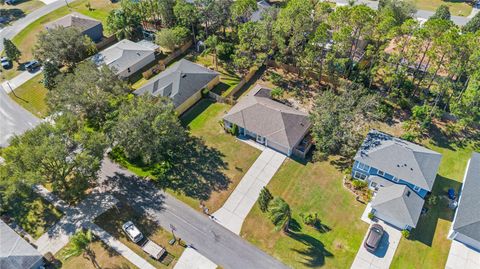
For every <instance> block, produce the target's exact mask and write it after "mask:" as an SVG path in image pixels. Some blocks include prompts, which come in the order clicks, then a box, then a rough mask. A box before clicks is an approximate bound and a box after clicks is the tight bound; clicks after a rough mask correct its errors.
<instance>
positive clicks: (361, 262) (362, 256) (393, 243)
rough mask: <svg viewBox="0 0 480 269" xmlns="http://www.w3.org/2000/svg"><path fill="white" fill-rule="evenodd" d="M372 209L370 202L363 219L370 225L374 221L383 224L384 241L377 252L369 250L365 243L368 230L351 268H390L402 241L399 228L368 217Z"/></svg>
mask: <svg viewBox="0 0 480 269" xmlns="http://www.w3.org/2000/svg"><path fill="white" fill-rule="evenodd" d="M370 211H371V207H370V204H368V205H367V208H366V209H365V211H364V213H363V215H362V217H361V219H362V220H363V221H365V222H367V223H369V224H370V225H371V224H373V223H378V224H380V225H382V227H383V229H384V231H385V234H384V235H383V237H382V241H381V242H380V245H379V246H378V249H377V251H375V253H370V252H368V251H367V250H366V249H365V247H364V246H363V243H364V242H365V239H366V238H367V235H368V231H369V230H370V227H369V228H368V230H367V232H366V233H365V237H364V238H363V241H362V244H361V245H360V249H359V250H358V252H357V256H356V257H355V260H354V261H353V264H352V266H351V269H388V268H390V264H391V263H392V260H393V256H394V255H395V251H396V250H397V247H398V243H400V239H401V238H402V232H401V231H400V230H398V229H397V228H395V227H393V226H390V225H388V224H386V223H385V222H383V221H381V220H377V221H376V222H374V221H372V220H370V219H369V218H368V212H370Z"/></svg>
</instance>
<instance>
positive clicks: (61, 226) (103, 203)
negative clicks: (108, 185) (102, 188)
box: [35, 185, 117, 254]
mask: <svg viewBox="0 0 480 269" xmlns="http://www.w3.org/2000/svg"><path fill="white" fill-rule="evenodd" d="M35 191H36V192H37V193H38V194H40V195H41V196H42V197H44V198H45V199H46V200H47V201H49V202H52V203H53V204H54V205H55V206H56V207H57V208H58V209H59V210H61V211H62V212H63V213H64V216H63V217H62V218H61V219H60V220H59V221H58V222H57V223H56V224H55V225H54V226H53V227H51V228H50V229H49V230H48V231H47V232H46V233H44V234H43V235H42V236H40V238H38V239H37V241H36V245H37V247H38V251H39V252H40V253H42V254H45V253H47V252H51V253H52V254H55V253H57V252H58V251H59V250H60V249H62V248H63V247H64V246H65V245H67V244H68V241H69V239H70V236H72V235H73V234H75V232H76V231H77V230H78V229H79V228H80V227H82V226H83V225H84V223H86V222H89V221H92V220H93V219H94V218H95V217H97V216H99V215H100V214H102V213H103V212H105V211H107V210H108V209H109V208H111V207H112V206H113V205H115V204H116V203H117V199H115V197H113V196H112V195H109V194H101V193H92V194H91V195H89V196H88V197H87V198H86V199H85V200H83V201H82V202H81V203H80V204H79V205H78V206H77V207H70V206H68V205H67V204H66V203H65V202H64V201H62V200H61V199H59V198H58V197H57V196H55V195H54V194H52V193H51V192H49V191H48V190H47V189H45V188H44V187H43V186H41V185H39V186H36V187H35Z"/></svg>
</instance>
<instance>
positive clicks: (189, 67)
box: [134, 59, 220, 114]
mask: <svg viewBox="0 0 480 269" xmlns="http://www.w3.org/2000/svg"><path fill="white" fill-rule="evenodd" d="M219 81H220V74H219V73H218V72H216V71H213V70H210V69H208V68H206V67H203V66H201V65H198V64H196V63H193V62H190V61H188V60H185V59H182V60H180V61H178V62H176V63H175V64H173V65H172V66H170V67H169V68H167V69H166V70H164V71H163V72H161V73H160V74H158V75H156V76H155V77H153V78H152V79H150V80H149V82H148V83H147V84H145V85H144V86H142V87H140V88H139V89H138V90H136V91H135V92H134V93H135V94H137V95H141V94H146V93H148V94H151V95H153V96H164V97H169V98H170V99H172V101H173V104H174V106H175V110H176V111H177V112H178V113H179V114H182V113H183V112H185V111H186V110H187V109H189V108H190V107H191V106H192V105H194V104H195V103H196V102H198V101H199V100H200V99H201V98H202V90H203V89H208V90H211V89H212V88H213V87H215V85H217V84H218V83H219Z"/></svg>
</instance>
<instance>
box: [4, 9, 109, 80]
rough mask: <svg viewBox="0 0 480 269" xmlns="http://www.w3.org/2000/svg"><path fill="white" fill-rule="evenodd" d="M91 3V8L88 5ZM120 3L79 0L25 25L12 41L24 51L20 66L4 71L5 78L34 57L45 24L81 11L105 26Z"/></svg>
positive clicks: (13, 74) (20, 69) (15, 73)
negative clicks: (110, 13) (111, 11)
mask: <svg viewBox="0 0 480 269" xmlns="http://www.w3.org/2000/svg"><path fill="white" fill-rule="evenodd" d="M87 3H90V5H91V9H90V10H89V9H88V8H87V6H86V4H87ZM117 5H118V4H112V3H111V2H110V1H102V0H93V1H87V0H77V1H74V2H72V3H70V4H69V6H70V7H67V6H64V7H61V8H58V9H56V10H55V11H52V12H51V13H48V14H47V15H45V16H42V17H40V18H39V19H37V20H36V21H34V22H32V23H31V24H29V25H28V26H27V27H25V28H24V29H23V30H22V31H20V33H18V34H17V35H16V36H15V37H13V39H12V41H13V43H15V45H17V47H18V49H19V50H20V51H21V52H22V56H21V58H20V61H19V62H20V66H19V65H18V64H17V63H15V62H14V64H13V67H12V68H11V69H9V70H4V71H3V72H2V78H3V79H11V78H12V77H15V76H16V75H18V73H19V72H20V71H22V69H23V63H25V62H27V61H30V60H31V59H32V49H33V47H34V45H35V43H36V41H37V36H38V34H39V33H40V32H41V31H43V30H44V26H45V24H47V23H49V22H51V21H54V20H56V19H58V18H60V17H62V16H65V15H67V14H69V13H71V12H79V13H82V14H84V15H86V16H89V17H92V18H94V19H97V20H100V21H102V23H103V24H104V28H105V22H106V19H107V16H108V13H109V12H110V10H112V9H114V8H115V7H116V6H117ZM104 35H105V36H108V35H109V33H108V32H107V31H106V29H104Z"/></svg>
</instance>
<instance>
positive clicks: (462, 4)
mask: <svg viewBox="0 0 480 269" xmlns="http://www.w3.org/2000/svg"><path fill="white" fill-rule="evenodd" d="M413 2H414V4H415V6H416V7H417V9H425V10H432V11H435V10H436V9H437V8H438V7H439V6H440V5H447V6H448V7H449V8H450V13H452V15H456V16H468V15H469V14H470V12H472V6H471V5H470V4H469V3H468V2H469V1H465V0H454V1H444V0H414V1H413Z"/></svg>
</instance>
